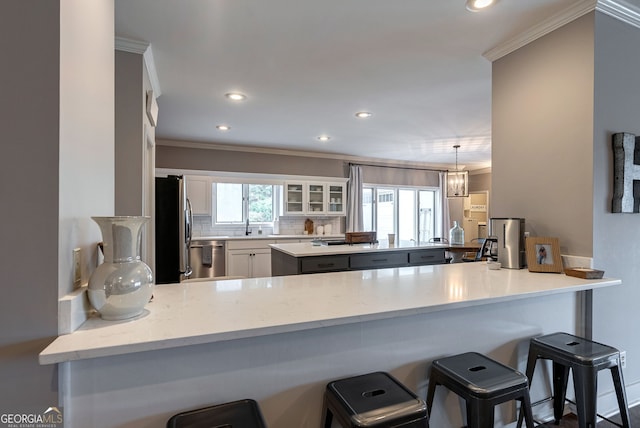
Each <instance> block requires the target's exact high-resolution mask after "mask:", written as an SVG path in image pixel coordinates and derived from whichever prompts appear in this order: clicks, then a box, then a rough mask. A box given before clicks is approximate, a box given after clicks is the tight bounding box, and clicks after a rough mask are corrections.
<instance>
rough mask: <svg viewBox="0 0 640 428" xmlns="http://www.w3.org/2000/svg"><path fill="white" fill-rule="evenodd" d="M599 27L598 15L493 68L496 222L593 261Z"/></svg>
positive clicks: (493, 209) (492, 199) (492, 197)
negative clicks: (521, 224) (515, 221)
mask: <svg viewBox="0 0 640 428" xmlns="http://www.w3.org/2000/svg"><path fill="white" fill-rule="evenodd" d="M593 22H594V14H593V13H590V14H588V15H586V16H584V17H582V18H579V19H578V20H576V21H574V22H572V23H570V24H568V25H566V26H564V27H562V28H560V29H558V30H555V31H553V32H552V33H550V34H548V35H546V36H544V37H542V38H540V39H538V40H536V41H534V42H532V43H530V44H529V45H527V46H525V47H523V48H521V49H519V50H517V51H515V52H513V53H511V54H509V55H507V56H505V57H503V58H501V59H499V60H497V61H495V62H494V63H493V90H492V98H493V101H492V150H491V151H492V159H491V161H492V178H491V190H492V191H491V193H490V205H491V215H492V216H493V217H525V219H526V229H527V230H528V231H530V232H531V235H532V236H554V237H558V238H559V239H560V247H561V251H562V253H564V254H572V255H577V256H591V254H592V235H593V232H592V230H593V227H592V224H593V216H592V206H593V196H592V190H593V186H592V183H593V170H592V164H593V150H592V141H593V68H594V66H593V56H594V54H593V45H594V42H593V37H594V36H593V25H594V24H593Z"/></svg>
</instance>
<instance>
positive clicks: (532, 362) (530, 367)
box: [516, 347, 538, 428]
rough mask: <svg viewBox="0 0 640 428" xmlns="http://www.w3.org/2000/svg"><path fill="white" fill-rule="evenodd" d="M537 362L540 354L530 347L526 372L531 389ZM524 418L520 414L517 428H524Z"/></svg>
mask: <svg viewBox="0 0 640 428" xmlns="http://www.w3.org/2000/svg"><path fill="white" fill-rule="evenodd" d="M537 361H538V354H537V353H536V352H535V350H532V349H531V347H529V355H528V357H527V371H526V375H527V379H529V388H531V381H532V380H533V372H534V371H535V368H536V362H537ZM529 411H531V405H529ZM524 416H525V415H523V413H522V412H520V414H519V415H518V424H517V425H516V428H520V427H521V426H522V419H523V417H524ZM531 420H533V417H532V418H531ZM527 426H528V425H527Z"/></svg>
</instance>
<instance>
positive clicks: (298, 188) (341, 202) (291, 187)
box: [284, 181, 346, 215]
mask: <svg viewBox="0 0 640 428" xmlns="http://www.w3.org/2000/svg"><path fill="white" fill-rule="evenodd" d="M345 208H346V184H345V183H331V182H321V181H299V182H291V181H290V182H286V183H285V184H284V213H285V215H295V214H306V215H345V212H346V209H345Z"/></svg>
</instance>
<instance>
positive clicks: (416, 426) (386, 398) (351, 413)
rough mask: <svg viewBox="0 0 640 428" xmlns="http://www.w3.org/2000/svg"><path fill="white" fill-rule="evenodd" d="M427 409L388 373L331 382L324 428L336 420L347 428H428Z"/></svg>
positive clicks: (325, 405) (325, 406)
mask: <svg viewBox="0 0 640 428" xmlns="http://www.w3.org/2000/svg"><path fill="white" fill-rule="evenodd" d="M426 409H427V407H426V404H425V402H424V401H422V400H421V399H419V398H418V396H417V395H416V394H414V393H413V392H411V391H410V390H409V389H408V388H407V387H406V386H404V385H403V384H402V383H400V382H399V381H398V380H397V379H395V378H394V377H392V376H391V375H389V374H388V373H385V372H375V373H369V374H364V375H360V376H354V377H349V378H346V379H340V380H335V381H332V382H329V383H328V384H327V387H326V389H325V393H324V402H323V408H322V425H321V426H322V427H324V428H330V427H331V424H332V422H333V418H334V417H335V419H336V421H337V422H339V423H340V425H341V426H343V427H344V428H347V427H352V428H356V427H357V428H360V427H371V428H373V427H375V428H381V427H389V428H390V427H394V428H395V427H404V428H428V427H429V422H428V419H427V410H426Z"/></svg>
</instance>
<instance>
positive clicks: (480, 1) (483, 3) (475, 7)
mask: <svg viewBox="0 0 640 428" xmlns="http://www.w3.org/2000/svg"><path fill="white" fill-rule="evenodd" d="M496 1H497V0H467V10H470V11H471V12H478V11H480V10H482V9H486V8H487V7H489V6H491V5H492V4H494V3H495V2H496Z"/></svg>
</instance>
